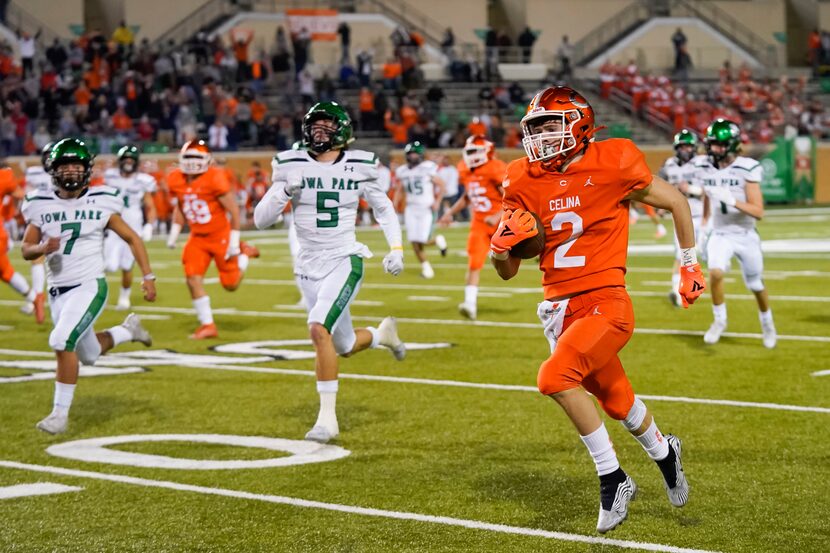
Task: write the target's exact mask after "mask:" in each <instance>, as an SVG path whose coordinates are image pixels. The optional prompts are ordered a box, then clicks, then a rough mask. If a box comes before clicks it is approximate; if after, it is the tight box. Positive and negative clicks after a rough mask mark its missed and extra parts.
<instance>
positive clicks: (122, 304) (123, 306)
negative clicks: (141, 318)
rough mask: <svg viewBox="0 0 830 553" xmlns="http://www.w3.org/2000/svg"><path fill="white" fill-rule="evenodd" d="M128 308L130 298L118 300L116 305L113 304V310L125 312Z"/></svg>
mask: <svg viewBox="0 0 830 553" xmlns="http://www.w3.org/2000/svg"><path fill="white" fill-rule="evenodd" d="M130 306H131V304H130V298H118V303H116V304H115V310H116V311H126V310H127V309H129V308H130Z"/></svg>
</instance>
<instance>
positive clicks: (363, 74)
mask: <svg viewBox="0 0 830 553" xmlns="http://www.w3.org/2000/svg"><path fill="white" fill-rule="evenodd" d="M357 78H358V79H359V80H360V86H369V84H370V83H371V82H372V54H370V53H369V52H367V51H366V50H361V51H360V53H358V54H357Z"/></svg>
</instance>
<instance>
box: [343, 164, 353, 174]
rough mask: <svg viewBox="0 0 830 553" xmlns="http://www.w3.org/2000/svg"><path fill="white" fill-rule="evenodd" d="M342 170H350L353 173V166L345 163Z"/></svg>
mask: <svg viewBox="0 0 830 553" xmlns="http://www.w3.org/2000/svg"><path fill="white" fill-rule="evenodd" d="M343 170H344V171H348V172H350V173H354V167H350V166H348V165H347V166H346V167H344V168H343Z"/></svg>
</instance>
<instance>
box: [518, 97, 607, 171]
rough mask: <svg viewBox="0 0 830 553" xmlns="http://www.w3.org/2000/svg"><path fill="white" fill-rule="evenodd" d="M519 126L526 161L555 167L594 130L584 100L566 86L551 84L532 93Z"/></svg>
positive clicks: (580, 147) (590, 137) (573, 153)
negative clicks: (532, 95) (539, 162)
mask: <svg viewBox="0 0 830 553" xmlns="http://www.w3.org/2000/svg"><path fill="white" fill-rule="evenodd" d="M551 122H553V123H559V124H558V125H555V124H554V125H552V124H551ZM521 127H522V136H523V138H522V146H524V149H525V152H526V153H527V157H528V158H529V159H530V161H531V162H533V161H541V162H542V165H543V167H545V168H549V167H550V168H553V169H555V170H559V169H560V168H561V167H562V165H563V164H564V163H565V162H567V161H568V160H569V159H571V158H573V157H574V156H576V155H577V154H579V153H580V152H581V151H582V150H583V149H584V147H585V146H587V145H588V143H590V142H592V141H593V140H594V133H595V132H596V130H597V129H596V128H595V127H594V110H593V109H592V108H591V105H590V104H589V103H588V100H586V99H585V98H584V97H583V96H582V95H581V94H580V93H579V92H577V91H575V90H574V89H572V88H569V87H567V86H552V87H548V88H546V89H544V90H542V91H540V92H538V93H536V96H534V97H533V100H531V102H530V105H528V106H527V113H525V116H524V117H522V121H521Z"/></svg>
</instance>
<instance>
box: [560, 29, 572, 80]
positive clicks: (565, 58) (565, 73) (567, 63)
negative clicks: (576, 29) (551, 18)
mask: <svg viewBox="0 0 830 553" xmlns="http://www.w3.org/2000/svg"><path fill="white" fill-rule="evenodd" d="M573 55H574V49H573V46H572V45H571V43H570V42H569V41H568V35H563V36H562V42H561V43H560V44H559V48H557V49H556V59H557V60H559V73H558V75H557V77H556V78H557V80H558V81H560V82H562V81H567V80H570V79H571V78H572V77H573V69H572V68H571V62H572V61H573Z"/></svg>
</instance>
